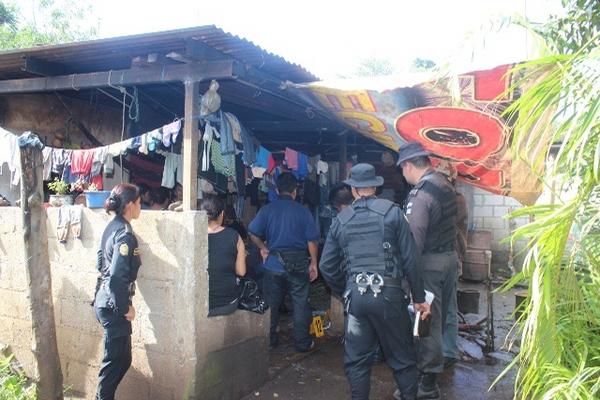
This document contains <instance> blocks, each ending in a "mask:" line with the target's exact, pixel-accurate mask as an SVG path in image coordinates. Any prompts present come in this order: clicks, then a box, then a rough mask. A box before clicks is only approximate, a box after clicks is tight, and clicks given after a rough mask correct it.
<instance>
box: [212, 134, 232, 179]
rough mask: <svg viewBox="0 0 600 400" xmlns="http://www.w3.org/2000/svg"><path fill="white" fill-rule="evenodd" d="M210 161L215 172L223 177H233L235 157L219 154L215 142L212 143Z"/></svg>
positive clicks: (217, 145)
mask: <svg viewBox="0 0 600 400" xmlns="http://www.w3.org/2000/svg"><path fill="white" fill-rule="evenodd" d="M211 147H212V148H211V150H210V161H211V163H212V165H213V167H214V168H215V171H216V172H217V173H219V174H223V175H225V176H235V156H233V155H223V154H221V146H220V144H219V142H217V141H216V140H213V141H212V144H211Z"/></svg>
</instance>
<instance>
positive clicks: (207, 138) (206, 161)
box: [201, 122, 214, 172]
mask: <svg viewBox="0 0 600 400" xmlns="http://www.w3.org/2000/svg"><path fill="white" fill-rule="evenodd" d="M213 134H214V128H213V127H212V125H211V124H210V122H207V123H206V126H205V127H204V134H203V135H202V166H201V170H202V171H204V172H206V171H208V169H209V168H210V151H211V148H212V141H213Z"/></svg>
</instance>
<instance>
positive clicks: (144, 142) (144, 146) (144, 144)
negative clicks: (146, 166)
mask: <svg viewBox="0 0 600 400" xmlns="http://www.w3.org/2000/svg"><path fill="white" fill-rule="evenodd" d="M138 151H139V152H140V153H142V154H145V155H148V134H147V133H144V134H143V135H141V136H140V147H139V149H138Z"/></svg>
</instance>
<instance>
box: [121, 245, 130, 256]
mask: <svg viewBox="0 0 600 400" xmlns="http://www.w3.org/2000/svg"><path fill="white" fill-rule="evenodd" d="M119 253H120V254H121V255H122V256H127V255H129V246H128V245H127V243H122V244H121V245H120V246H119Z"/></svg>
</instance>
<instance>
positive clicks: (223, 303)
mask: <svg viewBox="0 0 600 400" xmlns="http://www.w3.org/2000/svg"><path fill="white" fill-rule="evenodd" d="M224 209H225V205H224V203H223V200H221V199H219V198H218V197H217V196H208V197H206V198H204V199H203V200H202V210H204V211H206V214H207V215H208V310H209V311H208V316H209V317H212V316H216V315H227V314H231V313H232V312H234V311H235V310H236V309H237V300H238V296H239V291H240V290H239V288H238V284H237V276H244V275H246V248H245V247H244V242H243V241H242V238H241V237H240V235H239V234H238V233H237V232H236V231H235V230H234V229H231V228H225V227H223V226H222V225H223V218H224Z"/></svg>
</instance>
